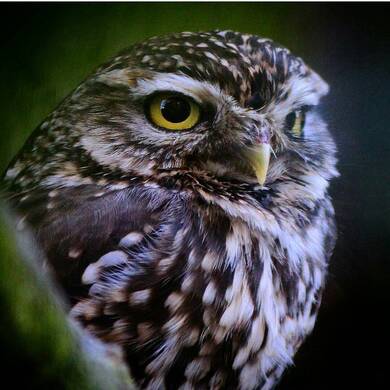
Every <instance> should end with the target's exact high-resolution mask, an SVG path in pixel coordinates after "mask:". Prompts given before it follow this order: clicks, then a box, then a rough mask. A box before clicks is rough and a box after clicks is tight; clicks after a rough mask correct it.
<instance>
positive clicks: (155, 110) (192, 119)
mask: <svg viewBox="0 0 390 390" xmlns="http://www.w3.org/2000/svg"><path fill="white" fill-rule="evenodd" d="M147 110H148V114H149V118H150V120H151V121H152V122H153V123H154V124H155V125H157V126H159V127H162V128H164V129H167V130H188V129H190V128H191V127H194V126H195V125H196V124H197V123H198V122H199V119H200V108H199V106H198V105H197V104H196V103H195V102H194V101H193V100H192V99H190V98H188V97H186V96H182V95H173V94H161V95H156V96H154V97H152V99H151V100H150V102H149V105H148V107H147Z"/></svg>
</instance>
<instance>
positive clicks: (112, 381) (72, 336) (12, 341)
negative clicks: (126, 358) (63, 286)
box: [0, 203, 133, 390]
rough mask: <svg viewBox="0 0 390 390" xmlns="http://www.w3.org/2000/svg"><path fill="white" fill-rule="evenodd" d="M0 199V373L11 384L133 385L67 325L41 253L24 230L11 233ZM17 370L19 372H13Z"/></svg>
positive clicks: (108, 388) (90, 388) (85, 389)
mask: <svg viewBox="0 0 390 390" xmlns="http://www.w3.org/2000/svg"><path fill="white" fill-rule="evenodd" d="M3 206H4V205H3V203H1V204H0V275H1V283H0V312H1V313H2V316H1V322H0V345H1V351H2V353H3V357H4V361H3V362H2V377H3V380H4V381H5V382H8V383H12V385H10V386H11V387H12V388H19V387H22V386H24V385H28V388H29V389H38V388H40V389H48V388H51V389H54V388H56V389H69V390H72V389H80V390H98V389H104V390H116V389H123V390H125V389H128V390H131V389H133V386H132V382H131V380H130V378H129V377H128V373H127V369H126V368H125V367H124V366H122V365H121V363H120V361H119V360H118V359H116V360H115V359H114V358H111V356H110V354H109V351H106V350H105V348H104V347H103V346H102V345H101V344H100V343H98V342H97V341H95V340H92V339H90V337H89V336H87V335H85V334H84V333H82V331H81V330H77V329H76V328H75V327H73V326H72V327H71V326H70V325H69V323H68V321H67V319H66V314H65V311H64V304H63V302H62V301H61V298H60V294H59V293H58V291H57V288H56V287H54V285H53V283H52V281H51V280H50V279H49V276H48V274H44V273H42V268H41V263H42V258H43V256H42V255H40V253H39V251H38V250H36V249H35V247H34V245H33V241H32V240H31V238H30V237H29V235H28V234H26V233H23V234H22V233H21V232H19V233H18V234H17V235H16V234H15V232H14V230H13V228H12V225H11V224H10V218H9V216H8V215H6V213H5V212H4V207H3ZM18 371H19V372H18Z"/></svg>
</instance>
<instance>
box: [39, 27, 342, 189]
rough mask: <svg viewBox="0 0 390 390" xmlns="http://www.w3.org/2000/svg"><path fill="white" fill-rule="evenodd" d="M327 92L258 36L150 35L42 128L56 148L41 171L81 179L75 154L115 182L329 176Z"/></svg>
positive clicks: (322, 84)
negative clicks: (184, 175) (322, 113)
mask: <svg viewBox="0 0 390 390" xmlns="http://www.w3.org/2000/svg"><path fill="white" fill-rule="evenodd" d="M327 91H328V87H327V85H326V83H325V82H324V81H323V80H322V79H321V78H320V77H319V76H318V75H317V74H316V73H314V72H313V71H312V70H311V69H310V68H308V67H307V66H306V65H305V64H304V63H303V62H302V60H301V59H299V58H297V57H294V56H293V55H291V54H290V52H289V51H288V50H287V49H285V48H282V47H279V46H277V45H275V44H274V43H273V42H272V41H270V40H267V39H262V38H259V37H256V36H252V35H242V34H239V33H234V32H229V31H224V32H218V31H215V32H210V33H196V34H195V33H181V34H173V35H170V36H167V37H164V38H151V39H149V40H147V41H145V42H144V43H141V44H138V45H135V46H133V47H132V48H130V49H128V50H125V51H123V52H122V53H120V54H119V55H118V56H117V57H115V58H114V59H113V60H112V61H110V62H108V63H107V64H104V65H103V66H101V67H100V68H99V69H98V70H97V71H96V73H95V74H93V75H92V76H91V77H89V78H88V79H87V80H86V81H85V82H84V83H82V84H81V85H80V86H79V87H78V88H77V89H76V90H75V92H74V93H73V94H72V95H71V96H70V97H69V98H67V99H66V100H65V101H64V103H63V104H62V105H61V106H60V107H59V109H58V110H57V111H56V112H55V113H54V114H53V115H52V116H51V117H50V118H49V119H48V120H47V121H46V122H45V123H44V124H43V125H42V128H43V129H44V128H45V127H47V128H48V129H50V130H49V132H50V133H51V134H52V135H51V136H50V134H49V136H48V137H46V143H47V142H48V139H49V138H50V139H51V141H50V142H51V148H52V149H53V142H54V143H55V148H54V149H55V152H54V153H51V154H50V156H49V157H48V159H49V161H46V166H49V167H51V172H53V171H56V170H57V171H58V175H57V176H60V177H63V176H67V177H69V176H76V175H79V174H80V169H79V166H76V167H75V166H72V163H69V161H72V160H74V156H73V157H69V150H70V149H72V150H73V153H76V154H77V151H79V154H82V155H85V156H87V160H88V161H87V162H85V161H84V162H83V164H84V165H85V164H87V165H89V166H90V167H89V168H87V169H84V171H87V170H89V171H90V170H92V168H91V166H93V167H94V168H93V169H95V168H96V167H99V169H101V170H104V171H105V172H106V171H109V172H115V173H116V176H117V177H126V176H137V177H139V176H141V177H150V176H156V175H164V174H165V173H166V172H172V171H187V172H188V171H189V172H191V173H192V174H195V175H197V174H202V175H209V176H210V177H212V178H214V179H215V180H224V181H232V180H239V181H241V182H246V183H260V184H261V185H262V186H267V185H269V184H270V183H272V182H275V181H278V180H281V179H285V178H286V177H297V176H302V175H306V174H307V173H308V172H310V173H311V174H313V173H315V174H317V175H319V176H322V177H324V178H325V179H328V178H329V176H330V175H332V174H333V173H334V172H335V171H334V168H333V167H334V149H335V148H334V145H333V142H332V139H331V137H330V135H329V134H328V132H327V130H326V127H325V125H324V123H323V122H322V120H321V119H320V117H319V116H318V115H317V114H316V113H315V111H314V110H313V108H314V107H315V106H316V105H317V104H318V102H319V99H320V98H321V96H323V95H324V94H326V93H327ZM43 143H45V142H43ZM70 144H72V147H70ZM76 165H80V164H76Z"/></svg>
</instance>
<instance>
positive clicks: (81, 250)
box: [3, 31, 338, 390]
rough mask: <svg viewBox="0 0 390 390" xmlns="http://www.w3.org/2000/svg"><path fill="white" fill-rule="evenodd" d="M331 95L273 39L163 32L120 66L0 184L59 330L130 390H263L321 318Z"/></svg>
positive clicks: (51, 121) (329, 234) (91, 87)
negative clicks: (132, 386) (54, 287)
mask: <svg viewBox="0 0 390 390" xmlns="http://www.w3.org/2000/svg"><path fill="white" fill-rule="evenodd" d="M327 91H328V86H327V84H326V83H325V82H324V81H323V80H322V79H321V77H320V76H319V75H318V74H316V73H315V72H314V71H313V70H311V69H310V68H309V67H308V66H307V65H306V64H305V63H304V62H303V61H302V60H301V59H300V58H298V57H295V56H294V55H292V54H291V53H290V52H289V51H288V50H287V49H286V48H283V47H281V46H279V45H277V44H275V43H273V42H272V41H271V40H269V39H264V38H261V37H258V36H254V35H249V34H241V33H237V32H233V31H212V32H204V33H190V32H183V33H175V34H171V35H168V36H165V37H154V38H150V39H148V40H146V41H144V42H142V43H139V44H135V45H134V46H132V47H130V48H129V49H126V50H124V51H122V52H120V53H119V54H118V55H117V56H116V57H115V58H113V59H112V60H111V61H109V62H107V63H105V64H103V65H102V66H100V67H99V68H98V69H97V70H96V71H95V72H94V73H93V74H92V75H91V76H90V77H88V78H87V79H86V80H85V81H84V82H82V83H81V85H80V86H78V87H77V88H76V89H75V90H74V92H72V93H71V94H70V95H69V96H68V97H67V98H66V99H65V100H64V101H63V102H62V103H61V104H60V105H59V107H58V108H57V109H56V110H55V111H54V112H53V113H52V114H50V115H49V116H48V118H47V119H46V120H44V122H43V123H42V124H41V125H40V126H39V127H38V129H37V130H36V131H35V132H34V133H33V134H32V136H31V137H30V138H29V139H28V141H27V142H26V144H25V146H24V147H23V148H22V150H21V152H20V153H19V154H18V155H17V156H16V158H15V159H14V161H13V162H12V163H11V164H10V166H9V168H8V170H7V171H6V173H5V175H4V178H3V186H4V189H5V193H6V196H7V198H8V199H9V202H10V204H11V206H12V207H13V208H14V210H15V211H16V215H17V216H18V221H17V228H18V229H26V228H27V229H31V230H32V232H34V236H35V238H36V240H37V242H38V243H39V245H40V247H41V248H42V249H43V253H45V255H46V261H47V268H48V269H49V270H50V272H52V273H53V275H54V277H55V280H56V281H57V282H58V284H59V285H60V286H61V287H62V289H63V291H64V293H65V295H66V297H67V299H68V302H69V305H70V311H69V315H70V317H71V318H72V319H73V320H75V321H77V322H78V323H79V324H81V325H82V326H83V327H85V329H86V330H87V331H88V332H90V333H91V334H92V335H94V336H95V337H97V338H99V339H100V340H102V341H103V342H104V343H109V344H115V345H117V346H119V347H120V348H121V350H122V351H123V355H124V357H125V360H126V363H127V365H128V367H129V370H130V371H131V374H132V376H133V377H134V378H135V380H136V381H137V383H138V385H139V387H140V388H143V389H179V388H180V389H242V390H252V389H259V390H260V389H261V390H265V389H271V388H273V387H274V386H275V385H276V384H277V383H278V380H279V379H280V377H281V375H282V373H283V371H284V369H285V368H286V367H287V366H288V365H289V364H291V363H292V360H293V357H294V354H295V352H296V351H297V349H298V348H299V346H300V345H301V343H302V342H303V340H304V339H305V337H306V336H307V335H308V334H309V333H310V332H311V331H312V329H313V326H314V323H315V320H316V315H317V311H318V308H319V305H320V301H321V293H322V291H323V287H324V281H325V276H326V270H327V264H328V260H329V258H330V256H331V253H332V250H333V247H334V243H335V239H336V229H335V222H334V210H333V207H332V202H331V199H330V197H329V195H328V186H329V182H330V180H331V179H332V178H334V177H335V176H337V175H338V172H337V169H336V146H335V143H334V141H333V139H332V137H331V135H330V133H329V132H328V130H327V127H326V124H325V123H324V121H323V120H322V119H321V117H320V115H319V113H318V112H317V111H316V106H317V105H318V104H319V101H320V99H321V97H322V96H324V95H325V94H326V93H327Z"/></svg>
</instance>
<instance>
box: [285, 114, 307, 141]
mask: <svg viewBox="0 0 390 390" xmlns="http://www.w3.org/2000/svg"><path fill="white" fill-rule="evenodd" d="M304 125H305V113H304V112H303V111H295V112H290V114H288V115H287V117H286V127H287V130H289V131H291V133H292V134H293V135H294V136H295V137H300V136H301V135H302V130H303V127H304Z"/></svg>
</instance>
